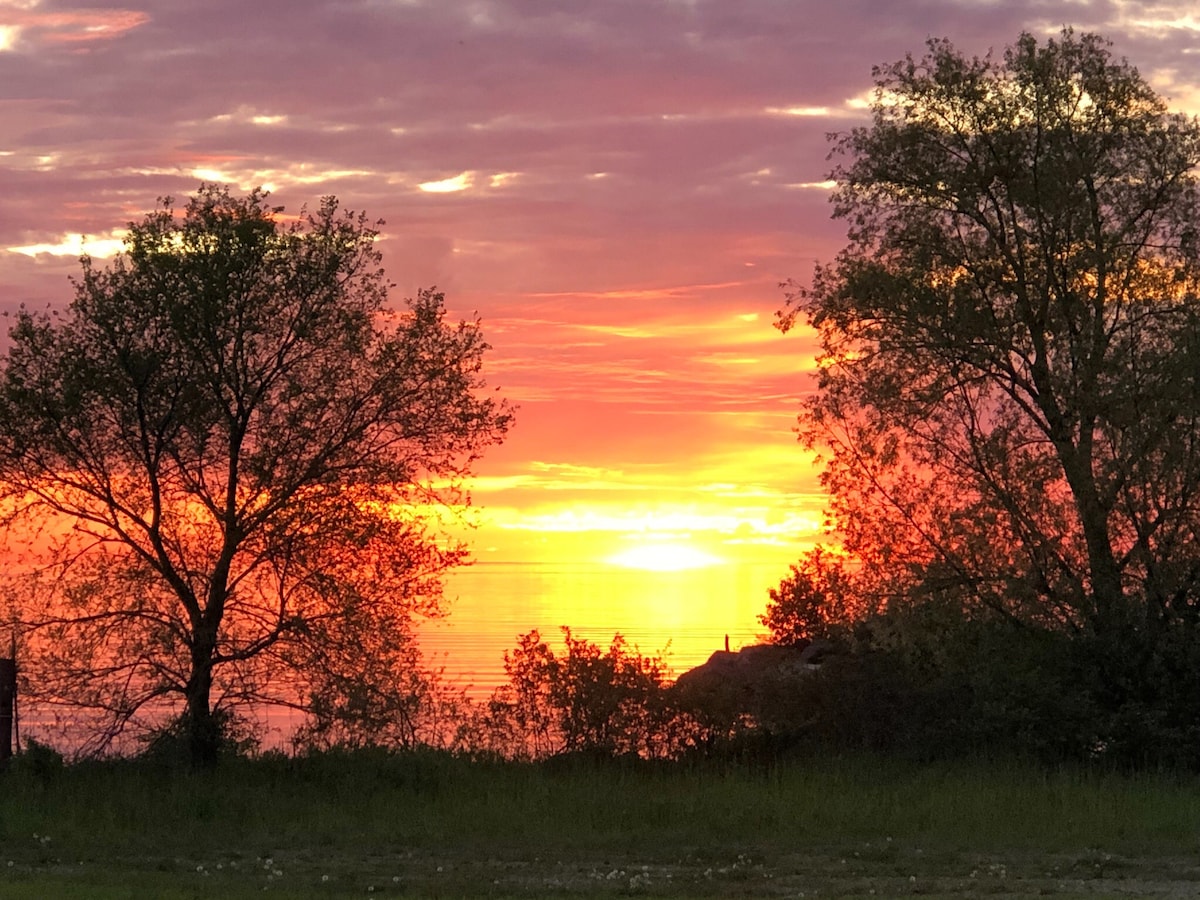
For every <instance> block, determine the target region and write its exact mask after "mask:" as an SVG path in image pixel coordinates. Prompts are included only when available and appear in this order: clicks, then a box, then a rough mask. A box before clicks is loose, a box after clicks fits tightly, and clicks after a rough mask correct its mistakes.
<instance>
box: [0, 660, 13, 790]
mask: <svg viewBox="0 0 1200 900" xmlns="http://www.w3.org/2000/svg"><path fill="white" fill-rule="evenodd" d="M16 705H17V647H16V639H15V638H14V639H13V648H12V657H11V658H9V659H4V658H0V770H3V769H5V768H7V767H8V761H9V760H10V759H11V758H12V755H13V721H14V718H15V716H14V715H13V713H14V710H15V709H16Z"/></svg>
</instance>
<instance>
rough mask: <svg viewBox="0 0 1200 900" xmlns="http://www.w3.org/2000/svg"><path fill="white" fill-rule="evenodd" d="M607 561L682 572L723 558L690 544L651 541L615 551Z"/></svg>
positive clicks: (633, 567) (711, 564)
mask: <svg viewBox="0 0 1200 900" xmlns="http://www.w3.org/2000/svg"><path fill="white" fill-rule="evenodd" d="M605 562H607V563H609V564H610V565H614V566H622V567H624V568H626V569H645V570H647V571H650V572H681V571H683V570H684V569H701V568H705V567H706V566H715V565H719V564H720V563H721V562H723V560H721V559H719V558H718V557H716V556H712V555H711V554H708V553H705V552H704V551H703V550H700V549H698V548H696V547H692V546H690V545H688V544H678V543H673V542H672V543H655V542H651V543H646V544H641V545H639V546H637V547H630V548H629V549H627V550H622V551H620V552H619V553H614V554H613V555H612V556H610V557H608V558H607V559H606V560H605Z"/></svg>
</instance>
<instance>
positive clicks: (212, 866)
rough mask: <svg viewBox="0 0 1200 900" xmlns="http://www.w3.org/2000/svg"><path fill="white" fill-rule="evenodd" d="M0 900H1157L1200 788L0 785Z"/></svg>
mask: <svg viewBox="0 0 1200 900" xmlns="http://www.w3.org/2000/svg"><path fill="white" fill-rule="evenodd" d="M0 788H2V790H0V848H2V849H0V897H5V898H35V897H37V898H43V897H79V898H83V897H87V898H108V897H151V896H152V897H159V898H177V897H178V898H183V897H189V898H190V897H249V896H262V894H263V892H264V890H265V891H266V893H267V894H268V895H274V896H284V897H334V896H349V895H362V894H364V893H367V892H371V893H373V894H382V895H385V896H421V897H487V896H491V897H515V896H539V897H559V896H563V897H566V896H573V897H615V896H631V895H633V896H648V897H729V896H742V897H750V896H754V897H762V896H766V897H771V896H789V897H797V896H801V895H804V896H814V895H816V896H866V895H869V894H872V893H874V894H876V895H882V896H896V895H910V894H920V895H925V896H965V895H979V894H992V895H1005V894H1015V895H1026V896H1028V895H1033V894H1039V893H1040V894H1046V895H1054V896H1088V897H1096V896H1105V895H1117V894H1121V893H1123V894H1126V895H1130V894H1131V895H1136V896H1154V895H1169V894H1172V893H1173V895H1175V896H1180V895H1183V894H1185V893H1190V891H1191V890H1192V889H1193V888H1194V887H1195V886H1197V885H1200V880H1197V879H1200V866H1198V865H1197V864H1196V862H1195V860H1196V858H1197V854H1196V851H1197V849H1198V847H1197V844H1198V842H1200V838H1198V835H1200V786H1197V785H1196V784H1195V783H1194V782H1191V781H1181V780H1178V779H1176V778H1172V777H1168V776H1155V775H1148V774H1143V775H1138V776H1135V777H1130V776H1122V775H1114V774H1108V775H1105V774H1098V773H1096V772H1090V773H1089V772H1086V771H1083V770H1077V769H1061V770H1048V769H1046V768H1038V769H1034V768H1030V767H1027V766H1020V765H1005V764H995V763H992V764H984V763H981V762H975V763H970V764H955V765H937V766H926V767H915V766H911V765H905V764H899V763H896V762H894V761H891V762H889V761H884V760H881V759H879V758H873V757H867V756H862V757H852V758H851V757H847V758H840V759H830V758H824V759H811V758H810V759H803V758H794V759H791V760H788V761H786V762H780V763H777V764H771V765H751V764H746V763H738V764H734V763H730V762H724V763H720V764H718V763H715V762H708V763H699V762H693V763H673V764H669V765H664V764H657V763H648V762H646V761H626V762H612V761H610V762H607V763H601V762H598V761H596V760H595V759H588V758H582V757H570V758H559V759H556V760H554V761H550V762H543V763H513V762H501V761H481V760H475V761H470V760H467V759H464V758H457V757H453V756H450V755H446V754H437V753H407V754H398V755H397V754H387V753H383V752H377V751H371V752H358V753H354V754H346V753H327V754H314V755H309V756H305V757H299V758H288V757H283V756H270V755H268V756H264V757H261V758H258V759H254V760H228V761H227V762H226V763H225V764H223V765H222V766H221V767H220V768H219V769H218V770H216V771H207V772H197V773H192V774H182V775H181V774H180V772H179V771H178V770H172V769H167V768H163V767H160V766H155V765H153V764H150V763H147V762H145V761H137V760H124V761H110V762H103V763H98V762H92V763H80V764H76V765H73V766H69V767H65V768H62V767H59V766H57V765H56V764H55V761H54V759H53V757H52V756H49V755H47V754H44V753H41V752H40V751H39V752H34V753H31V754H28V755H26V756H24V757H21V758H18V759H17V760H15V761H14V765H13V767H12V768H11V770H10V771H8V772H7V773H5V774H4V775H3V776H0Z"/></svg>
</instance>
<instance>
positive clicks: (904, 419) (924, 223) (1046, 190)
mask: <svg viewBox="0 0 1200 900" xmlns="http://www.w3.org/2000/svg"><path fill="white" fill-rule="evenodd" d="M875 76H876V82H877V87H878V90H877V92H876V95H875V101H874V105H873V118H872V122H871V124H870V125H869V126H867V127H862V128H858V129H855V130H853V131H851V132H849V133H848V134H845V135H843V136H841V137H840V138H839V139H837V142H836V144H835V146H834V157H835V158H836V159H837V160H838V162H837V164H836V168H835V169H834V171H833V175H832V177H833V179H834V180H835V181H836V183H837V188H836V191H835V193H834V204H835V207H834V208H835V216H836V217H840V218H842V219H844V220H846V221H847V223H848V225H849V245H848V246H847V247H846V249H845V250H844V251H843V252H842V253H841V254H840V255H839V256H838V257H837V259H836V261H835V262H833V263H832V264H830V265H828V266H824V267H820V268H818V270H817V272H816V275H815V278H814V280H813V283H812V286H811V287H809V288H806V289H794V290H792V291H791V292H790V294H789V306H788V308H787V309H786V310H785V311H784V313H783V314H782V316H781V320H780V324H781V325H782V327H784V328H785V329H786V328H787V327H790V326H791V325H792V324H793V322H794V321H795V320H796V318H797V316H800V315H803V316H805V317H806V318H807V320H808V321H810V322H811V324H812V325H813V326H815V327H816V329H817V330H818V331H819V333H820V337H821V339H822V344H823V353H822V356H821V359H820V364H819V369H818V373H819V374H818V389H817V391H815V392H814V394H813V396H812V398H811V399H810V400H809V401H808V402H807V403H806V406H805V408H804V411H803V413H802V416H801V433H802V437H803V439H804V440H806V441H807V442H809V444H810V445H812V446H815V447H821V448H824V452H825V454H826V462H827V468H826V470H825V474H824V478H825V483H826V485H827V487H828V489H829V491H830V494H831V497H832V501H831V502H832V512H833V515H834V519H835V521H836V523H837V526H838V528H839V529H840V531H841V537H842V539H843V540H844V543H845V545H846V547H847V549H848V550H850V551H851V553H852V554H853V555H855V556H857V557H858V559H859V560H860V561H862V562H863V564H864V566H865V567H866V568H867V569H871V568H874V569H875V571H876V572H877V573H878V577H876V578H874V579H871V580H872V581H873V582H874V584H875V585H876V586H877V588H878V590H879V597H878V598H877V599H879V600H880V601H881V602H887V601H888V599H889V598H890V599H892V600H894V599H895V598H896V597H898V596H903V595H907V596H910V597H911V596H913V592H915V591H926V592H939V591H940V592H943V593H945V592H948V591H952V592H956V593H957V594H958V595H959V596H961V597H962V598H963V599H964V602H966V603H968V604H974V605H977V606H983V607H987V608H990V609H993V610H997V611H999V612H1001V613H1002V614H1003V615H1005V616H1009V617H1011V618H1012V619H1013V620H1014V621H1018V622H1022V623H1025V624H1042V625H1050V626H1052V627H1056V628H1063V627H1065V628H1068V629H1072V630H1076V631H1078V632H1080V633H1086V634H1091V635H1098V636H1102V637H1105V638H1106V639H1112V640H1114V641H1115V640H1119V639H1123V636H1124V635H1126V634H1128V633H1129V631H1130V630H1131V629H1132V630H1134V631H1135V632H1136V631H1144V632H1145V633H1146V634H1147V635H1156V634H1159V635H1161V634H1162V633H1164V631H1165V630H1169V629H1171V628H1173V627H1175V626H1179V625H1188V626H1191V625H1194V624H1195V623H1196V618H1197V611H1198V610H1200V584H1198V582H1200V551H1198V550H1197V546H1198V545H1197V539H1198V538H1200V503H1198V501H1200V301H1198V300H1197V289H1198V287H1200V242H1198V241H1197V223H1200V199H1198V194H1197V180H1196V166H1197V163H1200V125H1198V124H1197V122H1196V121H1195V120H1193V119H1191V118H1187V117H1184V116H1181V115H1176V114H1172V113H1170V112H1169V111H1168V109H1167V108H1166V106H1165V104H1164V102H1163V101H1162V100H1161V99H1160V98H1159V97H1158V96H1156V94H1155V93H1154V91H1153V90H1152V89H1151V88H1150V87H1149V85H1148V84H1147V83H1146V81H1145V80H1144V79H1143V78H1142V77H1141V76H1140V75H1139V74H1138V72H1137V70H1136V69H1134V68H1133V67H1132V66H1130V65H1129V64H1128V63H1126V62H1125V61H1123V60H1116V59H1114V58H1113V56H1112V55H1111V51H1110V47H1109V46H1108V45H1107V44H1106V42H1104V41H1103V40H1102V39H1100V38H1099V37H1096V36H1094V35H1083V36H1076V35H1075V34H1074V33H1072V32H1071V31H1070V30H1066V31H1064V32H1063V33H1062V34H1061V36H1060V37H1059V38H1058V39H1057V40H1049V41H1047V42H1045V43H1044V44H1039V42H1038V41H1037V40H1036V39H1035V38H1034V37H1032V36H1030V35H1028V34H1025V35H1022V36H1021V37H1020V39H1019V40H1018V41H1017V43H1016V44H1015V46H1013V47H1012V48H1010V49H1008V50H1007V51H1006V52H1005V53H1004V55H1003V58H1002V59H998V58H993V57H992V56H990V55H989V56H988V57H987V58H984V59H979V58H973V59H970V58H967V57H965V56H963V55H962V54H961V53H959V52H958V51H956V50H955V49H954V48H953V47H952V46H951V45H950V44H949V43H948V42H946V41H943V40H934V41H931V42H930V43H929V45H928V53H927V54H926V55H925V56H924V58H922V59H920V60H915V59H913V58H912V57H908V58H906V59H904V60H902V61H901V62H898V63H896V64H894V65H890V66H886V67H883V68H879V69H876V71H875ZM1152 643H1153V641H1150V642H1148V645H1149V644H1152Z"/></svg>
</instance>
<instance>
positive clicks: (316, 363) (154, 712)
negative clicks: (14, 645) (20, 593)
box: [0, 185, 511, 762]
mask: <svg viewBox="0 0 1200 900" xmlns="http://www.w3.org/2000/svg"><path fill="white" fill-rule="evenodd" d="M281 211H282V208H277V207H271V206H269V205H268V203H267V195H266V194H265V193H262V192H260V191H254V192H252V193H250V194H249V195H247V196H245V197H237V196H233V195H231V194H230V193H229V192H228V191H227V190H226V189H224V188H220V187H217V186H212V185H206V186H202V187H201V189H200V191H199V193H198V194H197V195H196V196H195V197H193V198H192V199H191V200H190V201H189V202H188V204H187V206H186V209H184V210H182V211H177V210H176V209H174V208H173V204H172V201H171V200H170V199H167V200H164V201H162V203H161V205H160V207H159V208H158V209H157V210H156V211H155V212H154V213H152V214H150V215H148V216H147V217H145V219H143V220H142V221H140V222H136V223H133V224H131V225H130V230H129V234H128V237H127V238H126V240H125V251H124V253H123V254H120V255H118V256H117V257H116V258H115V259H113V260H112V262H111V263H110V264H109V265H108V266H107V267H105V268H100V267H99V266H97V265H96V264H95V263H94V262H93V261H92V260H90V259H88V258H84V259H83V271H82V275H81V276H80V277H79V278H78V279H77V280H76V282H75V298H74V301H73V302H72V304H71V305H70V308H69V309H68V310H67V312H66V313H65V315H64V316H62V317H61V318H55V317H51V316H44V315H34V314H33V313H30V312H28V311H22V312H21V313H20V314H19V315H18V317H17V320H16V324H15V325H14V327H13V329H12V332H11V346H10V349H9V350H8V352H7V353H6V354H5V355H4V357H3V359H2V360H0V485H3V488H4V490H5V492H6V495H7V497H8V504H9V513H8V521H9V526H10V541H11V540H14V539H15V538H14V535H17V536H19V535H25V536H26V537H31V538H35V540H31V541H29V542H28V547H29V548H32V549H36V550H37V551H38V556H37V558H38V559H39V560H41V561H42V562H44V563H46V564H45V565H44V566H43V567H42V568H41V569H40V570H39V574H40V578H39V579H38V581H37V584H36V588H35V590H34V591H33V593H32V595H31V598H30V600H29V601H28V602H27V608H26V610H25V615H26V620H27V624H28V625H30V626H32V627H36V629H37V631H36V634H35V636H34V637H33V638H31V639H30V643H29V649H30V651H31V652H32V653H33V654H34V657H33V658H32V659H29V660H27V662H26V668H27V669H28V667H29V666H31V665H32V666H36V667H37V678H36V682H35V687H36V688H37V689H38V690H40V691H42V692H43V694H44V696H45V697H46V698H47V699H52V700H57V701H61V702H66V703H71V704H77V705H83V706H86V707H88V708H90V709H92V710H93V711H98V712H100V713H101V714H102V725H103V728H102V730H101V733H100V738H99V740H100V743H98V744H97V745H96V746H102V745H103V742H104V741H107V740H111V739H112V738H113V737H114V736H115V735H117V734H119V733H121V732H122V731H123V730H125V729H127V728H129V727H131V726H137V725H139V724H141V725H145V724H146V723H147V722H149V723H152V724H153V723H157V724H158V725H161V723H162V721H163V718H164V714H167V715H173V716H178V717H179V719H178V721H179V722H180V723H182V726H183V730H184V732H185V734H186V736H187V741H188V746H189V747H190V753H191V756H192V758H193V759H194V760H195V761H197V762H209V761H211V760H212V759H214V758H215V756H216V754H217V752H218V750H219V747H220V740H221V725H222V722H223V721H224V720H223V719H222V715H223V714H225V712H226V710H227V709H228V708H230V705H231V704H234V703H236V702H238V701H247V700H250V701H259V702H262V701H274V702H285V703H288V704H292V705H298V706H300V707H302V708H305V709H311V708H312V706H311V705H310V702H309V700H310V699H311V698H313V697H320V698H322V700H323V702H322V703H320V704H317V706H319V707H321V708H325V709H330V708H341V709H344V708H345V705H344V704H339V703H337V702H334V701H333V700H332V699H331V698H330V696H329V692H330V691H334V692H337V691H339V690H341V691H344V690H346V689H347V687H348V686H354V687H355V688H357V689H360V690H363V689H365V687H364V685H365V686H370V685H371V684H376V683H378V684H383V685H387V684H391V685H396V684H401V683H404V682H405V679H403V678H401V677H399V676H397V674H396V671H397V669H398V668H400V669H405V670H407V671H411V670H412V667H413V666H414V665H415V661H416V651H415V648H414V647H413V646H412V642H411V639H410V638H411V622H412V617H413V616H414V615H419V614H432V613H436V612H437V610H438V609H439V598H440V580H439V576H440V575H441V573H442V572H444V571H445V570H446V569H447V568H448V567H450V566H453V565H455V564H456V563H458V562H460V561H461V560H462V558H463V553H464V551H463V549H462V547H460V546H459V545H458V544H456V543H455V542H454V541H452V540H449V539H447V538H446V537H445V535H443V534H441V533H440V530H439V528H438V527H437V514H438V510H446V509H455V508H459V507H461V506H462V505H463V504H465V503H467V502H468V500H469V498H468V497H467V495H466V494H465V492H464V491H463V489H462V488H463V479H464V477H466V476H467V475H469V474H470V471H471V466H472V463H473V462H474V461H475V460H476V459H477V458H478V456H479V454H480V453H481V452H482V451H483V450H484V449H485V448H486V447H487V446H488V445H490V444H494V443H496V442H498V441H500V440H501V439H502V438H503V436H504V434H505V431H506V430H507V428H508V427H509V424H510V420H511V414H510V410H509V408H508V406H507V405H506V404H505V403H504V402H503V401H501V400H499V399H498V398H496V396H495V395H494V394H491V393H487V392H485V391H484V383H483V379H482V375H481V373H482V365H483V358H484V354H485V351H486V350H487V349H488V345H487V344H486V343H485V341H484V339H483V336H482V333H481V331H480V327H479V323H478V322H477V321H465V322H458V323H454V322H452V321H449V320H448V319H447V316H446V311H445V308H444V298H443V296H442V295H441V294H440V293H436V292H434V291H432V290H429V291H421V292H420V293H419V294H418V296H417V297H416V298H415V299H412V300H410V301H407V302H406V304H405V306H404V307H402V308H399V309H396V308H393V307H391V306H389V304H388V301H387V293H388V284H387V282H386V279H385V277H384V273H383V271H382V269H381V267H380V260H381V257H380V254H379V251H378V250H377V249H376V243H375V242H376V239H377V237H378V232H377V231H376V229H375V228H374V227H372V225H371V224H370V223H368V222H367V220H366V219H365V218H364V217H363V216H362V215H354V214H351V213H344V212H342V211H340V210H339V207H338V204H337V202H336V200H335V199H333V198H327V199H325V200H324V201H322V203H321V204H320V207H319V208H318V209H317V210H316V211H315V212H311V213H310V212H303V213H302V214H301V215H300V217H299V218H297V219H295V220H294V221H293V222H292V223H291V224H284V223H283V222H282V221H281V219H280V218H279V217H278V214H279V213H280V212H281ZM21 522H24V523H26V525H27V527H26V528H25V529H18V528H17V526H18V524H19V523H21ZM29 528H36V529H40V531H30V530H28V529H29ZM351 676H352V677H351ZM401 705H402V704H401Z"/></svg>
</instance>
